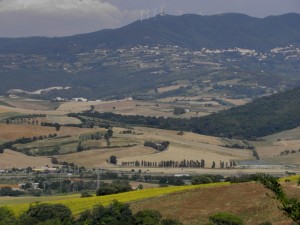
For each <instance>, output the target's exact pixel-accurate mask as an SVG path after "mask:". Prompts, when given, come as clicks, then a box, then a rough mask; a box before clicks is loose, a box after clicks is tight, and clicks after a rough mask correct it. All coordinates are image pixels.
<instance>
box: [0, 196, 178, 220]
mask: <svg viewBox="0 0 300 225" xmlns="http://www.w3.org/2000/svg"><path fill="white" fill-rule="evenodd" d="M0 218H1V220H0V225H35V224H36V225H71V224H72V225H94V224H102V225H181V223H180V222H179V221H178V220H177V219H169V218H163V217H162V215H161V213H160V212H159V211H157V210H150V209H145V210H142V211H138V212H137V213H135V214H133V213H132V211H131V209H130V206H129V204H126V203H121V202H118V201H116V200H114V201H113V202H112V203H111V204H110V205H109V206H107V207H104V206H103V205H95V206H94V207H93V208H92V209H91V210H86V211H84V212H82V213H80V215H79V216H77V217H73V216H72V212H71V210H70V209H69V208H68V207H67V206H65V205H63V204H48V203H42V204H39V203H36V204H31V205H30V207H29V209H28V210H27V211H26V212H25V213H23V214H21V215H20V216H19V217H18V218H17V217H16V216H15V215H14V213H13V212H12V211H11V210H10V209H8V208H7V207H5V206H2V207H0Z"/></svg>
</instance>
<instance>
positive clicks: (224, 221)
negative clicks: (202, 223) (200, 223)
mask: <svg viewBox="0 0 300 225" xmlns="http://www.w3.org/2000/svg"><path fill="white" fill-rule="evenodd" d="M209 220H210V221H211V222H212V223H213V224H215V225H243V224H244V223H243V221H242V219H241V218H239V217H237V216H235V215H232V214H230V213H226V212H221V213H217V214H215V215H212V216H210V217H209Z"/></svg>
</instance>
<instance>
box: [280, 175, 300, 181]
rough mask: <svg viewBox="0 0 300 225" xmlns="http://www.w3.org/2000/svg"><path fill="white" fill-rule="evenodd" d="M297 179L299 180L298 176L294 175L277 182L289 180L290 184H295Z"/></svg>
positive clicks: (299, 176)
mask: <svg viewBox="0 0 300 225" xmlns="http://www.w3.org/2000/svg"><path fill="white" fill-rule="evenodd" d="M299 178H300V175H294V176H290V177H283V178H280V179H279V181H280V182H284V181H285V180H290V181H291V182H297V181H298V179H299Z"/></svg>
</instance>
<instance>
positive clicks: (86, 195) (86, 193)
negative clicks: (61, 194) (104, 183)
mask: <svg viewBox="0 0 300 225" xmlns="http://www.w3.org/2000/svg"><path fill="white" fill-rule="evenodd" d="M80 197H81V198H89V197H93V195H92V194H90V193H89V192H88V191H81V194H80Z"/></svg>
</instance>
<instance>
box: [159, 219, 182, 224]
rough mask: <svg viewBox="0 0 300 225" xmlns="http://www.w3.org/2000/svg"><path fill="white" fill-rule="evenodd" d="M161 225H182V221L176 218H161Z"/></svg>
mask: <svg viewBox="0 0 300 225" xmlns="http://www.w3.org/2000/svg"><path fill="white" fill-rule="evenodd" d="M161 225H182V223H180V222H179V221H178V220H176V219H163V220H162V221H161Z"/></svg>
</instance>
